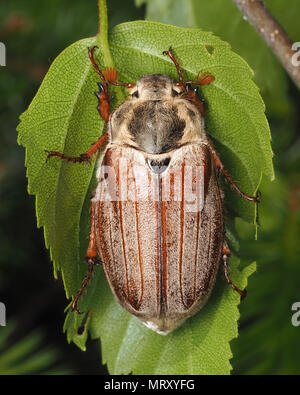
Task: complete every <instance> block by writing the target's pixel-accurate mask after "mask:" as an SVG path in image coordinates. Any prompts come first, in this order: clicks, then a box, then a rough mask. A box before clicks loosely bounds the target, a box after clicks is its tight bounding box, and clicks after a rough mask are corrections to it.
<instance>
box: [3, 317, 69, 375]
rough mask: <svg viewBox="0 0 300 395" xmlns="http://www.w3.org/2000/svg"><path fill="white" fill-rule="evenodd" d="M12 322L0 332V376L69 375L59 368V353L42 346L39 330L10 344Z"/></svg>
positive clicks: (41, 335) (54, 349) (62, 368)
mask: <svg viewBox="0 0 300 395" xmlns="http://www.w3.org/2000/svg"><path fill="white" fill-rule="evenodd" d="M13 327H14V323H13V320H11V322H10V324H9V326H7V327H5V328H3V329H1V331H0V375H11V374H13V375H24V374H69V373H70V372H69V371H68V370H67V369H65V368H64V367H62V366H60V362H59V353H58V351H57V350H56V348H54V347H51V348H50V347H49V346H48V347H45V346H44V345H43V340H44V339H43V338H44V336H43V334H42V333H41V331H40V330H35V331H34V332H31V333H29V334H28V335H26V337H24V338H22V339H19V340H17V341H16V340H15V339H14V342H13V343H11V342H10V338H11V336H12V334H13V333H12V329H13Z"/></svg>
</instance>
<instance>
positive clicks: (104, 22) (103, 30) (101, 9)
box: [97, 0, 124, 103]
mask: <svg viewBox="0 0 300 395" xmlns="http://www.w3.org/2000/svg"><path fill="white" fill-rule="evenodd" d="M97 2H98V18H99V28H98V34H97V45H98V47H99V48H100V50H101V52H102V55H103V63H104V65H105V67H110V68H113V69H114V68H115V66H114V61H113V58H112V56H111V53H110V47H109V42H108V17H107V5H106V0H97ZM115 97H116V100H117V102H118V103H121V102H122V101H123V100H124V94H123V93H122V90H121V89H115Z"/></svg>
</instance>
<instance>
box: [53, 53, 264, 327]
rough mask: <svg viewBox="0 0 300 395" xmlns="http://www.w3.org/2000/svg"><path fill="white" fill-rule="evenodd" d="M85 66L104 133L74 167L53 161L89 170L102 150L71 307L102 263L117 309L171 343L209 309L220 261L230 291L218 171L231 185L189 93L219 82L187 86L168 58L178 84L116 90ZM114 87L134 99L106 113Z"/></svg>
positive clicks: (158, 80) (202, 79)
mask: <svg viewBox="0 0 300 395" xmlns="http://www.w3.org/2000/svg"><path fill="white" fill-rule="evenodd" d="M95 48H96V47H93V48H91V49H89V52H88V53H89V58H90V60H91V62H92V65H93V67H94V69H95V70H96V72H97V73H98V75H99V76H100V79H101V83H98V86H99V88H100V91H99V92H95V94H96V96H97V97H98V99H99V104H98V106H97V109H98V111H99V113H100V115H101V117H102V118H103V120H104V121H105V122H106V126H107V128H106V132H105V133H104V134H103V135H102V136H101V137H100V138H99V140H98V141H97V142H96V143H95V144H93V145H92V147H91V148H90V149H89V150H88V151H87V152H85V153H83V154H81V155H80V156H78V157H70V156H67V155H65V154H62V153H59V152H56V151H46V152H48V156H47V159H49V158H50V157H52V156H58V157H60V158H61V159H66V160H68V161H72V162H85V163H88V162H89V161H90V158H91V157H92V155H94V154H95V153H96V152H98V150H99V148H100V147H102V146H103V145H104V144H105V143H107V146H106V148H105V150H104V152H103V153H102V155H101V157H100V159H99V167H98V171H97V179H98V184H97V188H96V191H95V193H94V196H93V198H92V202H91V231H90V239H89V246H88V250H87V253H86V261H87V264H88V273H87V276H86V277H85V279H84V280H83V283H82V286H81V288H80V289H79V291H78V293H77V295H76V297H75V298H74V300H73V303H72V310H73V311H77V312H79V310H78V307H77V302H78V300H79V298H80V297H81V295H82V293H83V291H84V289H85V288H86V286H87V284H88V282H89V281H90V279H91V276H92V272H93V267H94V265H96V264H98V263H99V261H98V258H97V257H98V256H99V257H100V260H101V262H102V264H103V268H104V272H105V275H106V278H107V280H108V283H109V285H110V287H111V290H112V292H113V293H114V295H115V297H116V298H117V300H118V301H119V302H120V304H121V305H122V306H123V307H124V308H125V309H126V310H128V311H129V312H130V313H132V314H134V315H135V316H137V317H138V318H140V319H141V320H142V321H143V323H144V324H145V325H146V326H147V327H149V328H150V329H152V330H155V331H156V332H158V333H161V334H167V333H169V332H170V331H172V330H173V329H175V328H176V327H178V326H179V325H180V324H181V323H182V322H183V321H184V320H185V319H186V318H187V317H190V316H192V315H194V314H195V313H196V312H197V311H199V310H200V309H201V307H202V306H203V305H204V304H205V303H206V301H207V299H208V297H209V295H210V293H211V291H212V289H213V286H214V283H215V279H216V275H217V271H218V267H219V263H220V261H221V260H222V261H223V267H224V273H225V277H226V280H227V282H228V284H229V285H230V286H231V287H232V288H233V289H234V290H235V291H237V292H238V293H239V294H240V295H241V296H245V291H241V290H240V289H238V288H237V287H236V286H235V285H234V284H233V283H232V282H231V280H230V278H229V276H228V268H227V260H228V257H229V255H230V251H229V248H228V245H227V243H226V239H225V230H224V229H225V228H224V215H223V197H222V196H223V195H222V191H221V189H220V186H219V184H218V181H217V171H220V172H221V173H222V174H223V175H224V176H225V179H226V180H227V181H228V182H229V183H230V184H231V185H232V187H233V188H234V189H235V190H236V191H237V192H238V193H239V194H240V195H241V196H242V197H243V198H245V199H247V200H249V201H252V202H258V200H259V196H258V195H256V196H254V197H251V196H248V195H246V194H245V193H243V192H242V191H241V190H240V189H239V188H238V186H237V185H236V184H235V183H234V182H233V180H232V179H231V177H230V176H229V174H228V172H227V171H226V169H225V168H224V166H223V164H222V162H221V160H220V159H219V157H218V155H217V153H216V151H215V150H214V148H213V145H212V143H211V141H210V140H209V138H208V137H207V135H206V132H205V129H204V117H205V110H204V105H203V102H202V101H201V99H200V98H199V97H198V94H197V90H196V89H192V87H191V86H192V85H205V84H209V83H210V82H212V81H213V80H214V77H213V76H212V75H211V74H209V73H203V74H202V75H201V76H199V75H198V77H197V78H196V80H194V81H185V80H184V78H183V74H182V71H181V68H180V66H179V64H178V62H177V60H176V58H175V56H174V54H173V52H172V49H171V48H170V49H169V50H168V51H165V52H164V54H165V55H167V56H169V58H170V59H171V60H172V62H173V63H174V65H175V67H176V69H177V73H178V77H179V81H178V82H173V81H172V80H171V79H170V78H169V77H167V76H165V75H162V74H147V75H144V76H142V77H141V78H140V79H139V80H138V81H137V83H136V84H133V83H125V84H122V83H119V82H117V72H116V71H115V70H112V69H105V70H104V71H101V70H100V69H99V67H98V65H97V63H96V62H95V60H94V51H95ZM109 84H112V85H115V86H125V87H127V88H128V90H129V94H130V95H129V98H128V99H127V100H125V101H124V103H122V104H121V105H120V106H119V107H118V108H117V109H116V110H115V111H114V112H113V113H112V114H110V112H109V103H110V96H109V91H108V86H109Z"/></svg>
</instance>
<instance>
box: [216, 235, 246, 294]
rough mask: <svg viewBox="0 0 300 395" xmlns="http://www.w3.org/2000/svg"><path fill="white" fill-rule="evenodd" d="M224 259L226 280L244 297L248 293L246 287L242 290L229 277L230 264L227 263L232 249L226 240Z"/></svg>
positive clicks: (223, 251)
mask: <svg viewBox="0 0 300 395" xmlns="http://www.w3.org/2000/svg"><path fill="white" fill-rule="evenodd" d="M222 254H223V255H222V259H223V268H224V274H225V278H226V281H227V283H228V284H229V285H230V286H231V288H232V289H233V290H234V291H236V292H238V293H239V294H240V295H241V297H242V299H244V298H245V297H246V295H247V291H246V290H245V289H244V291H242V290H240V289H239V288H237V287H236V286H235V285H234V284H233V282H232V281H231V280H230V278H229V275H228V264H227V260H228V258H229V257H230V255H231V254H230V250H229V247H228V244H227V242H226V240H224V243H223V250H222Z"/></svg>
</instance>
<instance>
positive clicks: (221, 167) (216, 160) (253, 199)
mask: <svg viewBox="0 0 300 395" xmlns="http://www.w3.org/2000/svg"><path fill="white" fill-rule="evenodd" d="M208 146H209V148H210V152H211V154H212V157H213V160H214V163H215V166H216V168H217V169H218V170H220V172H221V173H222V174H223V176H224V177H225V179H226V181H227V182H228V183H229V184H230V185H231V186H232V187H233V188H234V189H235V190H236V192H237V193H238V194H239V195H240V196H242V197H243V198H244V199H246V200H249V201H250V202H254V203H257V202H259V200H260V192H259V191H258V192H257V194H256V196H249V195H247V194H246V193H244V192H242V191H241V190H240V188H239V187H238V186H237V185H236V183H235V182H234V181H233V180H232V178H231V176H230V175H229V173H228V171H227V170H226V169H225V167H224V165H223V163H222V162H221V160H220V158H219V157H218V154H217V153H216V151H215V149H214V147H213V145H212V142H211V141H210V140H208Z"/></svg>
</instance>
